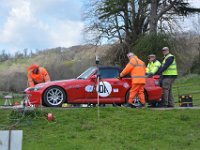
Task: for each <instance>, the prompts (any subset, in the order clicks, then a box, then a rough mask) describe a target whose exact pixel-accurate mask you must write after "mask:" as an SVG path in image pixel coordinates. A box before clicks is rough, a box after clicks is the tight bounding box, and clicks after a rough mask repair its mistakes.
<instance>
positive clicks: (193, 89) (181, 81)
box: [173, 74, 200, 106]
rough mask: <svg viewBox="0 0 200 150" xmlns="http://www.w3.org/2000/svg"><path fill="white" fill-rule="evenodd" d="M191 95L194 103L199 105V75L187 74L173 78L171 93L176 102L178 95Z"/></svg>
mask: <svg viewBox="0 0 200 150" xmlns="http://www.w3.org/2000/svg"><path fill="white" fill-rule="evenodd" d="M185 94H186V95H187V94H188V95H192V97H193V103H194V105H198V106H200V76H199V75H195V74H193V75H188V76H184V77H179V78H177V79H176V80H175V83H174V86H173V95H174V98H175V100H176V102H178V96H179V95H185Z"/></svg>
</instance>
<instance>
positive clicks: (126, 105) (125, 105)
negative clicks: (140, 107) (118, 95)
mask: <svg viewBox="0 0 200 150" xmlns="http://www.w3.org/2000/svg"><path fill="white" fill-rule="evenodd" d="M122 106H123V107H130V108H133V105H132V104H130V103H126V104H124V105H122Z"/></svg>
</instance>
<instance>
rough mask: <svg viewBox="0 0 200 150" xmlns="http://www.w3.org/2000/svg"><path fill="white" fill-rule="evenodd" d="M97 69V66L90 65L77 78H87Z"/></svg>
mask: <svg viewBox="0 0 200 150" xmlns="http://www.w3.org/2000/svg"><path fill="white" fill-rule="evenodd" d="M95 70H96V67H90V68H88V69H87V70H85V71H84V72H83V73H82V74H81V75H80V76H78V77H77V79H87V78H88V77H89V76H90V75H91V74H92V73H93V72H94V71H95Z"/></svg>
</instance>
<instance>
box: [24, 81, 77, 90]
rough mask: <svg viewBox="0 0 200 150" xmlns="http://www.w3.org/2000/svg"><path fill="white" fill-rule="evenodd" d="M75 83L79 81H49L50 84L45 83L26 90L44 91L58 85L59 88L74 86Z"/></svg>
mask: <svg viewBox="0 0 200 150" xmlns="http://www.w3.org/2000/svg"><path fill="white" fill-rule="evenodd" d="M75 81H78V79H68V80H57V81H49V82H45V83H40V84H37V85H36V86H34V87H28V88H27V89H25V91H36V90H38V89H44V88H47V87H49V86H53V85H57V86H65V85H66V84H68V85H69V84H72V83H74V82H75Z"/></svg>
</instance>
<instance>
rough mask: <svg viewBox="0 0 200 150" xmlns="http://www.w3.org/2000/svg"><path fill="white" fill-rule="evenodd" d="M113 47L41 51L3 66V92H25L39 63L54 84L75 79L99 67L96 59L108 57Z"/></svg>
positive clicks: (0, 65) (0, 81) (0, 78)
mask: <svg viewBox="0 0 200 150" xmlns="http://www.w3.org/2000/svg"><path fill="white" fill-rule="evenodd" d="M109 47H110V46H109V45H105V46H101V47H95V46H93V45H84V46H81V45H80V46H73V47H70V48H61V47H58V48H54V49H48V50H44V51H38V52H37V53H36V54H33V55H32V56H27V57H20V58H18V59H9V60H6V61H4V62H2V63H0V72H1V73H0V91H10V92H11V91H13V92H19V91H23V90H24V89H25V88H26V87H27V69H28V67H29V65H30V64H32V63H36V64H38V65H40V66H43V67H45V68H46V69H47V71H48V72H49V74H50V77H51V80H61V79H69V78H74V77H76V76H78V75H80V73H82V72H83V71H84V70H85V69H86V68H88V67H90V66H92V65H95V56H96V55H98V56H100V57H103V56H104V55H106V53H107V51H108V49H109Z"/></svg>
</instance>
